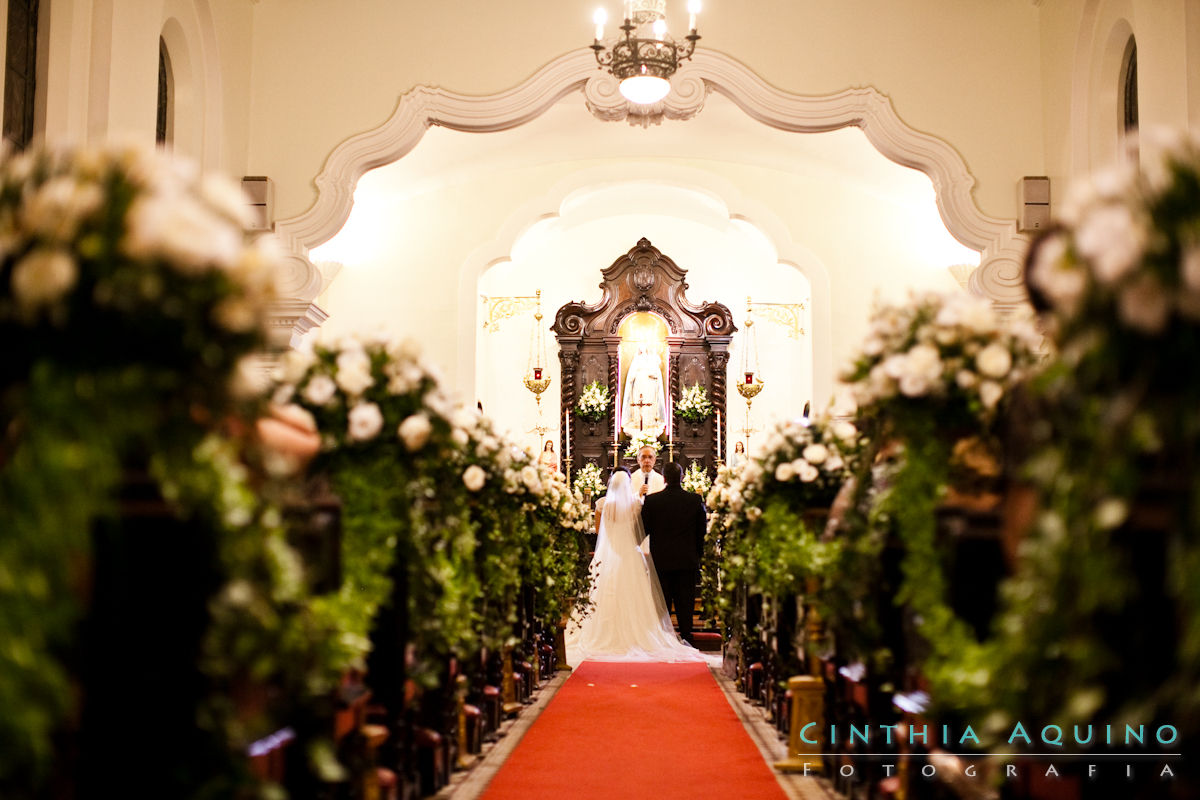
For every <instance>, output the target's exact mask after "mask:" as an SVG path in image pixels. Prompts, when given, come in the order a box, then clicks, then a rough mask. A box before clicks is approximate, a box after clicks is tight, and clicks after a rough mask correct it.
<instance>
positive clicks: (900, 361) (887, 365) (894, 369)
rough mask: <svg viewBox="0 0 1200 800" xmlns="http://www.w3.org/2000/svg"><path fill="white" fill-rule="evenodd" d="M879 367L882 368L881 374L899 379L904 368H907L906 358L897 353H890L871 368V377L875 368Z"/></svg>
mask: <svg viewBox="0 0 1200 800" xmlns="http://www.w3.org/2000/svg"><path fill="white" fill-rule="evenodd" d="M879 367H882V368H883V374H884V375H886V376H887V377H889V378H891V379H893V380H900V377H901V376H902V375H904V372H905V370H906V369H907V368H908V359H906V358H905V357H904V356H903V355H901V354H899V353H896V354H894V355H890V356H888V357H887V358H886V359H884V361H883V363H882V364H879V365H877V367H873V368H872V369H871V374H872V377H874V374H875V370H876V369H878V368H879Z"/></svg>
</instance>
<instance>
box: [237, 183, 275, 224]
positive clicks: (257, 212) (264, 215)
mask: <svg viewBox="0 0 1200 800" xmlns="http://www.w3.org/2000/svg"><path fill="white" fill-rule="evenodd" d="M242 191H244V192H245V193H246V197H248V198H249V202H250V212H251V220H252V221H251V223H250V230H252V231H269V230H271V225H272V224H273V222H274V219H273V217H274V214H275V183H274V182H273V181H272V180H271V179H270V178H268V177H266V176H265V175H247V176H246V177H244V178H242Z"/></svg>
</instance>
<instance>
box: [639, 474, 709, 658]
mask: <svg viewBox="0 0 1200 800" xmlns="http://www.w3.org/2000/svg"><path fill="white" fill-rule="evenodd" d="M663 479H664V480H665V481H666V488H665V489H663V490H662V491H661V492H656V493H654V494H649V495H647V496H646V499H645V502H643V503H642V526H643V527H644V528H645V529H646V536H647V537H648V538H649V539H650V555H651V557H652V558H653V559H654V568H655V569H656V570H657V571H658V582H659V583H660V584H662V590H663V598H664V599H665V600H666V601H667V611H670V610H671V607H672V605H674V607H675V618H676V619H677V620H679V638H681V639H683V640H684V641H685V642H687V643H688V644H691V643H692V610H693V609H694V608H695V605H696V578H697V577H698V575H699V572H700V557H701V555H702V554H703V553H704V532H705V527H706V522H705V512H704V501H702V500H701V499H700V495H697V494H692V493H691V492H687V491H684V489H683V486H682V485H680V481H682V479H683V470H682V469H680V467H679V465H678V464H676V463H674V462H669V463H668V464H667V465H666V466H665V467H663Z"/></svg>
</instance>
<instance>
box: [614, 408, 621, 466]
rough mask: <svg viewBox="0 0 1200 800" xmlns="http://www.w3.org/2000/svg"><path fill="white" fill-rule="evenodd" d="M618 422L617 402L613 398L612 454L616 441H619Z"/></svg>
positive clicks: (615, 448)
mask: <svg viewBox="0 0 1200 800" xmlns="http://www.w3.org/2000/svg"><path fill="white" fill-rule="evenodd" d="M619 424H620V423H619V422H618V420H617V402H616V401H615V400H614V401H613V453H614V454H615V453H616V452H617V442H619V441H620V440H621V434H620V428H618V427H617V426H618V425H619ZM616 458H617V457H616V455H614V456H613V460H614V461H615V460H616Z"/></svg>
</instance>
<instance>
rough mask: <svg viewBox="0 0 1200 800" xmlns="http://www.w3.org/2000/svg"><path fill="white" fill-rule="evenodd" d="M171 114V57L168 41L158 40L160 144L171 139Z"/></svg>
mask: <svg viewBox="0 0 1200 800" xmlns="http://www.w3.org/2000/svg"><path fill="white" fill-rule="evenodd" d="M170 115H171V57H170V56H169V55H167V43H166V42H164V41H163V40H162V38H161V37H160V38H159V40H158V121H157V123H156V125H155V130H154V140H155V141H156V142H158V143H159V144H160V145H166V144H168V143H169V141H170V135H169V120H170Z"/></svg>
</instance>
